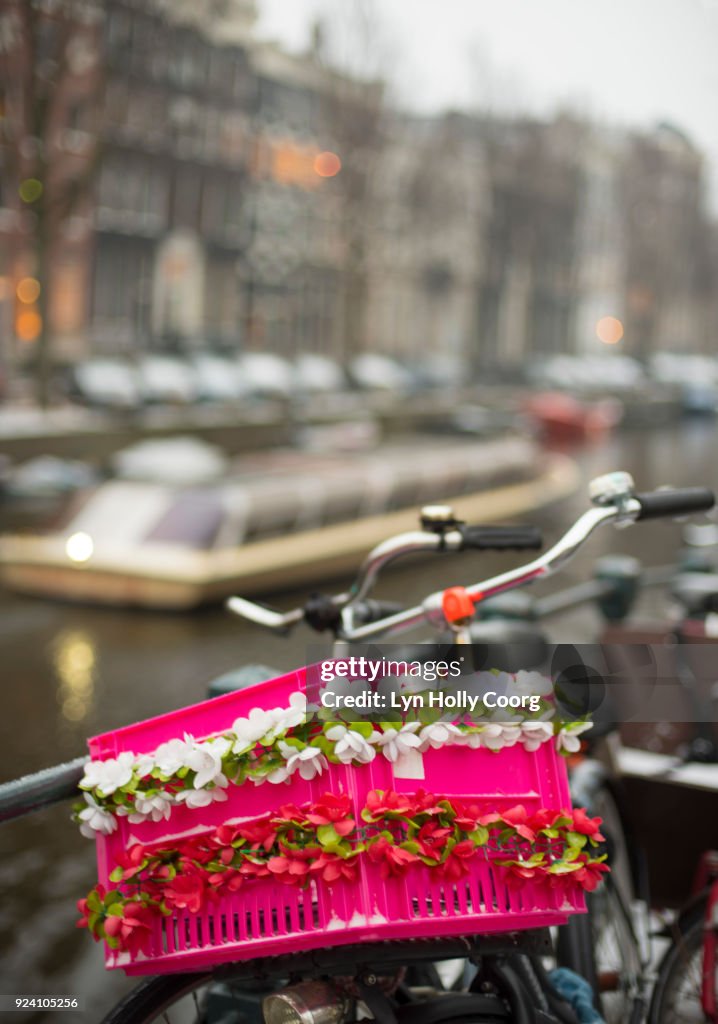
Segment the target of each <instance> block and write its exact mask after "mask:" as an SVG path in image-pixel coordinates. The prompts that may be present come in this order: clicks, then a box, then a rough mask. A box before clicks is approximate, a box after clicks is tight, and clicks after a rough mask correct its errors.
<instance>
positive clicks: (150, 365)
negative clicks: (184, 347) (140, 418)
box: [137, 355, 197, 405]
mask: <svg viewBox="0 0 718 1024" xmlns="http://www.w3.org/2000/svg"><path fill="white" fill-rule="evenodd" d="M137 370H138V374H139V379H140V389H141V393H142V397H143V398H144V400H145V401H146V402H152V403H168V404H172V405H186V404H189V403H190V402H194V401H195V399H196V398H197V384H196V381H195V374H194V372H193V370H192V367H191V366H190V364H189V363H188V362H186V361H185V360H183V359H178V358H176V357H174V356H164V355H151V356H143V358H142V359H140V361H139V364H138V367H137Z"/></svg>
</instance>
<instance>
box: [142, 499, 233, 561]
mask: <svg viewBox="0 0 718 1024" xmlns="http://www.w3.org/2000/svg"><path fill="white" fill-rule="evenodd" d="M223 518H224V508H223V505H222V501H221V499H220V497H219V495H218V494H214V493H210V492H208V491H191V492H188V493H186V494H180V495H178V496H177V497H176V498H175V500H174V501H173V502H172V504H171V505H170V507H169V508H168V509H167V510H166V511H165V513H164V515H163V516H162V517H161V518H160V519H159V520H158V522H157V523H156V524H155V526H154V527H153V528H152V529H151V530H150V532H149V533H148V534H147V535H146V536H145V540H147V541H152V542H153V543H155V544H157V543H161V544H183V545H184V546H186V547H190V548H194V549H196V550H207V549H208V548H211V547H212V546H213V545H214V542H215V540H216V538H217V534H218V533H219V529H220V527H221V525H222V521H223Z"/></svg>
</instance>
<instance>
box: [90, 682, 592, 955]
mask: <svg viewBox="0 0 718 1024" xmlns="http://www.w3.org/2000/svg"><path fill="white" fill-rule="evenodd" d="M307 671H308V670H304V669H303V670H300V671H296V672H292V673H290V674H288V675H285V676H282V677H280V678H278V679H274V680H270V681H268V682H264V683H260V684H258V685H256V686H253V687H251V688H249V689H245V690H242V691H238V692H236V693H230V694H227V695H224V696H221V697H218V698H215V699H213V700H210V701H205V702H203V703H201V704H197V705H194V706H192V707H187V708H183V709H181V710H178V711H173V712H170V713H169V714H165V715H162V716H160V717H157V718H153V719H150V720H148V721H145V722H140V723H137V724H133V725H130V726H127V727H125V728H121V729H117V730H115V731H113V732H109V733H105V734H104V735H101V736H97V737H95V738H94V739H92V740H90V752H91V756H92V759H93V760H99V761H105V760H106V759H108V758H117V757H118V756H119V755H121V754H122V753H123V752H126V751H131V752H133V754H135V755H142V754H151V753H154V752H155V751H157V749H158V747H160V745H162V744H165V743H167V742H168V741H170V740H174V739H177V738H181V737H182V736H183V734H185V733H191V734H192V736H194V737H195V738H196V739H198V740H199V739H201V738H204V737H210V736H213V735H214V736H216V735H218V734H221V733H223V732H226V731H228V730H230V729H231V728H232V724H233V722H234V721H235V720H236V719H237V718H238V717H242V716H247V715H249V713H250V712H251V711H253V709H263V710H269V709H272V708H274V707H276V705H278V704H279V705H282V706H286V704H287V703H288V702H289V699H290V697H291V695H292V694H295V693H297V692H300V693H305V692H306V689H307ZM255 713H256V712H255ZM409 760H410V764H409V765H408V766H407V760H406V759H403V758H399V759H398V760H397V761H391V760H389V759H388V757H387V756H383V755H382V754H381V753H378V754H377V755H376V756H375V757H374V758H373V760H371V762H370V763H366V764H356V763H348V764H334V763H328V764H326V765H325V769H324V771H323V773H322V774H321V776H317V777H314V778H302V777H301V775H300V773H299V772H298V771H297V772H295V773H294V774H292V775H291V776H290V777H289V778H288V779H287V780H286V781H285V782H283V783H281V784H279V785H271V784H269V783H264V784H262V785H255V784H254V782H252V781H245V782H244V783H243V784H241V785H235V784H233V783H230V784H228V785H227V787H226V789H225V792H226V794H227V797H226V799H225V800H223V801H222V802H212V803H209V804H208V805H207V806H199V807H189V806H186V805H181V806H175V807H173V809H172V812H171V814H170V815H169V817H168V818H167V819H166V820H165V819H164V818H163V819H162V820H159V821H152V820H145V821H140V822H135V823H132V821H131V820H130V817H129V816H127V815H125V816H123V817H118V819H117V827H116V830H115V831H114V832H113V833H112V834H110V835H102V834H99V835H98V836H97V858H98V874H99V881H100V883H101V884H102V885H104V886H105V887H107V888H110V889H112V886H113V883H112V882H111V881H110V875H111V873H112V872H113V870H115V869H116V865H117V860H118V857H122V856H123V855H126V852H127V851H128V849H129V848H131V847H132V846H133V844H142V847H143V848H145V849H150V850H153V849H154V850H156V849H160V848H167V847H168V846H170V845H172V844H174V845H175V846H177V845H178V844H179V845H181V844H182V843H185V842H187V841H193V842H194V841H196V839H197V837H198V836H199V837H201V836H202V835H203V834H207V833H209V832H210V831H211V830H216V829H217V828H218V827H219V826H222V825H227V824H228V823H235V824H238V823H239V824H241V823H245V824H246V823H251V822H255V821H256V820H258V819H262V818H263V816H266V815H267V812H269V811H274V810H275V809H276V808H277V807H279V806H280V805H282V806H284V805H288V804H291V805H295V806H296V807H303V806H307V805H311V804H316V803H317V802H319V803H321V801H322V799H323V797H324V795H325V794H327V793H328V792H331V793H332V794H335V795H337V796H341V797H342V799H345V800H348V801H349V805H350V808H351V816H352V818H353V819H354V820H355V821H356V822H358V823H361V822H362V810H363V809H365V808H366V806H367V801H368V800H369V799H371V798H370V794H372V793H373V792H375V791H381V792H382V793H386V792H391V793H394V794H397V795H398V796H397V799H402V798H404V797H406V798H407V799H408V798H409V797H411V798H412V799H413V798H414V796H415V795H416V794H417V792H418V791H421V792H429V793H433V794H440V795H441V797H446V798H448V800H449V801H451V800H453V801H454V802H455V803H456V805H457V806H459V805H460V806H468V805H469V804H472V805H476V806H478V805H480V806H481V807H482V808H483V809H484V810H486V809H487V808H488V809H490V810H494V811H496V812H499V813H501V812H503V811H508V809H509V808H515V807H516V806H517V805H520V806H521V807H523V808H524V809H525V810H526V813H527V814H529V815H530V814H533V813H535V812H538V811H539V810H540V809H545V808H559V809H561V808H570V797H569V791H568V784H567V775H566V769H565V764H564V760H563V758H562V757H561V756H560V755H558V754H557V752H556V749H555V744H554V743H553V742H545V743H543V744H541V745H540V746H539V747H538V749H536V750H533V751H531V750H528V749H525V747H524V746H522V745H520V744H517V745H515V746H512V747H508V748H506V749H503V750H501V751H500V752H494V751H492V750H489V749H485V748H483V747H479V748H478V749H472V748H471V747H469V746H460V745H454V746H445V747H438V748H437V749H433V748H430V749H427V750H426V751H425V752H424V753H420V754H419V753H416V751H414V752H413V755H412V757H411V758H410V759H409ZM437 799H438V797H437ZM376 827H377V828H378V827H379V826H376ZM467 827H468V826H467ZM522 842H523V840H521V839H520V838H519V847H520V846H521V843H522ZM412 849H413V847H412ZM528 852H530V851H524V853H526V854H527V853H528ZM478 854H479V855H477V856H473V857H472V858H471V860H470V862H467V869H466V870H465V871H463V872H462V873H461V876H460V877H457V878H453V877H450V876H449V874H446V873H445V875H444V877H437V872H436V870H433V869H432V868H431V867H429V866H427V865H426V864H425V863H424V862H423V861H421V860H420V859H418V858H417V857H416V856H415V855H414V854H410V856H412V857H414V860H415V863H414V864H413V865H412V868H411V870H408V871H405V872H403V873H402V872H398V871H397V872H394V871H393V869H392V868H391V867H389V869H388V866H387V863H386V862H381V861H380V858H378V857H377V858H372V857H371V856H365V855H364V854H362V855H360V856H357V857H356V858H354V859H353V860H352V864H353V868H352V876H353V877H352V878H348V877H347V878H344V877H338V878H333V879H332V880H331V884H327V882H326V881H325V880H324V879H323V878H322V877H320V876H319V875H314V874H308V875H306V878H310V881H309V882H308V883H307V884H305V885H303V886H297V885H284V884H279V883H278V880H277V877H276V875H267V874H266V872H265V876H264V877H260V876H257V877H254V878H251V879H250V880H249V881H246V884H242V885H241V887H239V888H238V889H237V890H236V891H231V892H230V891H228V890H223V891H222V892H221V894H219V895H217V894H216V893H213V898H212V899H211V900H209V901H208V902H206V903H205V904H204V905H203V906H202V907H201V908H197V907H195V908H194V909H193V908H191V907H190V906H189V905H188V903H187V902H185V905H184V906H179V905H177V904H176V903H175V905H174V907H173V908H172V909H171V912H170V913H168V914H166V916H161V915H157V916H156V917H155V918H154V920H153V921H152V924H151V928H150V931H151V934H150V935H149V936H148V937H147V939H146V941H145V943H144V944H143V948H142V950H137V949H135V950H132V951H128V949H127V948H124V949H119V948H115V949H110V948H109V947H106V966H107V967H108V968H116V967H121V968H123V969H124V970H125V971H126V972H127V973H128V974H145V973H148V974H149V973H152V974H156V973H162V972H169V971H187V970H190V971H195V970H199V969H202V968H206V967H208V966H210V965H215V964H218V963H221V962H225V961H232V960H242V959H249V958H257V957H260V956H267V955H276V954H285V953H291V952H297V951H302V950H309V949H312V948H316V947H322V946H326V945H327V944H328V943H331V944H337V945H338V944H347V943H360V942H376V941H380V940H385V939H401V938H407V937H412V938H418V937H439V936H450V935H477V934H483V933H492V932H493V933H495V932H502V931H516V930H519V929H527V928H535V927H543V926H547V925H558V924H563V923H565V921H566V920H567V917H568V915H569V914H572V913H576V912H580V911H583V910H585V903H584V897H583V892H582V890H581V888H580V886H573V887H571V886H560V885H559V886H556V887H551V886H549V885H547V884H544V883H543V882H541V883H539V881H534V880H533V879H532V878H531V877H524V878H522V879H521V885H520V886H517V885H515V884H513V885H512V884H511V879H510V878H509V874H508V872H507V869H506V867H505V862H506V852H505V851H503V852H502V850H501V849H500V848H494V849H491V848H490V844H487V847H486V849H482V850H479V851H478ZM515 855H516V853H515ZM518 855H521V849H519V853H518ZM526 875H530V872H526ZM305 881H306V879H305ZM250 883H251V884H250Z"/></svg>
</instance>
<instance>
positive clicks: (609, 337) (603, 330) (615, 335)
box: [596, 316, 623, 345]
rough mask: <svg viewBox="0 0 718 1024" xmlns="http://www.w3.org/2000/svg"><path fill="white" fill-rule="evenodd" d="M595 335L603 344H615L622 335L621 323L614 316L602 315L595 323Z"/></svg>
mask: <svg viewBox="0 0 718 1024" xmlns="http://www.w3.org/2000/svg"><path fill="white" fill-rule="evenodd" d="M596 335H597V337H598V340H599V341H602V342H603V344H604V345H616V344H618V342H619V341H620V340H621V338H622V337H623V324H622V323H621V321H620V320H619V319H618V318H617V317H615V316H602V317H601V319H600V320H599V321H598V323H597V324H596Z"/></svg>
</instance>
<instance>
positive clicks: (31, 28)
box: [0, 0, 103, 407]
mask: <svg viewBox="0 0 718 1024" xmlns="http://www.w3.org/2000/svg"><path fill="white" fill-rule="evenodd" d="M102 19H103V7H102V4H101V3H99V2H98V0H2V2H1V4H0V56H1V57H2V59H1V60H0V90H1V91H2V99H3V106H4V118H3V122H2V124H3V134H2V138H1V139H0V152H1V154H2V178H3V191H4V192H5V193H6V194H7V196H8V200H7V205H10V206H11V207H12V208H14V210H15V224H16V243H17V248H18V251H19V252H21V253H23V254H27V259H28V263H29V264H30V267H31V271H30V272H31V274H32V276H33V278H34V279H35V280H36V281H37V282H38V284H39V292H38V294H37V296H36V300H35V307H36V312H35V313H34V315H35V321H34V322H35V324H36V329H35V330H34V331H32V330H31V331H29V332H28V333H27V336H26V340H28V341H32V342H33V344H34V356H35V360H34V362H35V370H36V388H35V391H36V398H37V401H38V403H39V404H40V405H41V406H43V407H44V406H46V405H47V404H48V401H49V390H50V373H51V365H52V364H51V356H52V352H51V344H52V317H51V303H52V297H53V296H52V288H53V273H52V268H53V261H54V260H55V259H56V258H57V256H58V254H59V252H60V250H61V248H62V245H63V232H64V227H65V226H66V224H67V222H68V220H69V218H70V217H71V216H72V215H73V214H75V213H76V212H77V211H78V210H80V209H81V208H82V206H83V204H84V203H85V202H86V201H87V198H88V195H89V192H90V189H91V183H92V178H93V175H94V172H95V168H96V165H97V161H98V156H99V144H98V141H97V127H98V124H97V122H98V116H97V115H98V112H99V101H100V93H101V85H102V63H101V60H100V50H101V41H100V32H101V26H102Z"/></svg>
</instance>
